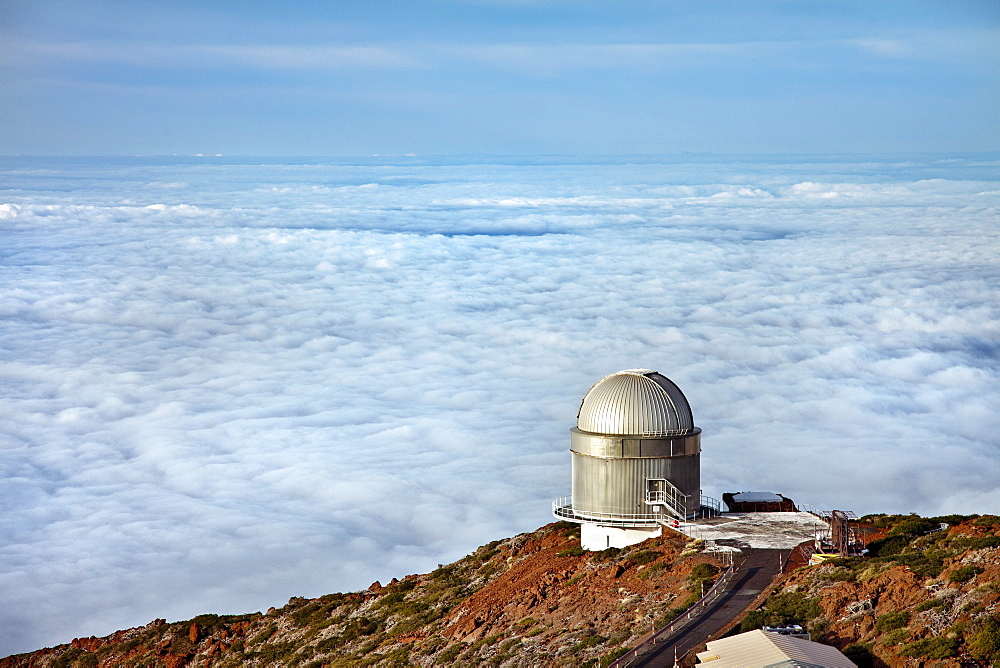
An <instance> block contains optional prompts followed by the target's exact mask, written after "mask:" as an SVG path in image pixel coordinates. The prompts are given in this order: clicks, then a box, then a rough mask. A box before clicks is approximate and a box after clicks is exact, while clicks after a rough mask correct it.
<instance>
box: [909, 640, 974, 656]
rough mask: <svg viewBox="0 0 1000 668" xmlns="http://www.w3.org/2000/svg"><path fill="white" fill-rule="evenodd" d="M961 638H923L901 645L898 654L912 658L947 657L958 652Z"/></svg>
mask: <svg viewBox="0 0 1000 668" xmlns="http://www.w3.org/2000/svg"><path fill="white" fill-rule="evenodd" d="M960 645H961V640H959V639H958V638H942V637H940V636H938V637H935V638H924V639H923V640H917V641H915V642H911V643H907V644H905V645H903V648H902V649H901V650H900V651H899V655H900V656H906V657H910V658H912V659H920V658H927V659H948V658H950V657H953V656H955V655H956V654H958V648H959V646H960Z"/></svg>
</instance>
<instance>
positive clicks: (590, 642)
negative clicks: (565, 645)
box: [570, 633, 607, 654]
mask: <svg viewBox="0 0 1000 668" xmlns="http://www.w3.org/2000/svg"><path fill="white" fill-rule="evenodd" d="M606 640H607V638H605V637H604V636H601V635H597V634H596V633H595V634H594V635H592V636H587V637H586V638H584V639H583V640H581V641H580V642H578V643H577V644H576V645H574V646H573V649H571V650H570V652H571V653H573V654H576V653H577V652H579V651H581V650H584V649H587V648H588V647H597V646H598V645H600V644H603V643H604V642H605V641H606Z"/></svg>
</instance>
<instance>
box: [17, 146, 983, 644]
mask: <svg viewBox="0 0 1000 668" xmlns="http://www.w3.org/2000/svg"><path fill="white" fill-rule="evenodd" d="M998 165H1000V162H998V159H997V156H995V155H986V156H984V155H980V156H958V157H954V158H950V159H943V158H940V157H933V156H931V157H928V156H902V157H901V156H895V157H881V158H879V157H865V158H861V157H854V158H851V157H836V156H811V157H802V156H799V157H794V158H793V157H786V158H782V157H772V158H757V159H751V158H736V157H731V158H726V157H711V156H694V155H679V156H669V157H665V158H659V159H656V158H636V159H615V160H603V161H602V160H594V161H588V160H580V159H574V160H560V159H557V158H539V159H531V160H527V159H522V160H499V159H486V158H478V159H477V158H469V159H440V160H435V159H422V158H371V159H365V160H316V159H313V160H300V161H295V160H286V161H276V160H256V161H255V160H225V159H222V158H197V159H180V158H176V159H159V160H154V159H114V160H112V159H70V158H63V159H55V158H53V159H26V158H4V159H2V160H0V168H2V169H0V427H2V428H0V476H2V480H0V655H5V654H9V653H12V652H20V651H27V650H30V649H34V648H37V647H41V646H45V645H53V644H56V643H61V642H67V641H69V640H70V639H71V638H73V637H77V636H87V635H91V634H98V635H101V634H107V633H109V632H111V631H114V630H115V629H118V628H124V627H130V626H136V625H140V624H144V623H146V622H148V621H149V620H151V619H153V618H155V617H166V618H168V619H171V620H174V619H185V618H189V617H191V616H194V615H196V614H199V613H205V612H215V613H236V612H247V611H253V610H263V609H267V608H268V607H269V606H272V605H274V606H280V605H282V604H283V603H284V602H285V601H286V600H287V599H288V598H289V597H290V596H294V595H305V596H317V595H320V594H324V593H329V592H333V591H353V590H358V589H363V588H365V587H366V586H367V585H368V584H369V583H370V582H372V581H373V580H375V579H380V580H382V581H383V582H385V581H387V580H388V579H389V578H391V577H393V576H397V577H400V576H402V575H405V574H407V573H413V572H424V571H427V570H428V569H432V568H433V567H435V566H436V565H437V564H438V563H444V562H448V561H451V560H453V559H455V558H457V557H459V556H461V555H463V554H465V553H467V552H468V551H469V550H470V549H472V548H474V547H476V546H478V545H480V544H482V543H485V542H487V541H490V540H493V539H496V538H501V537H506V536H509V535H513V534H515V533H518V532H521V531H527V530H531V529H534V528H536V527H538V526H540V525H542V524H544V523H546V522H548V521H550V515H549V508H550V505H549V501H550V499H551V498H553V497H556V496H561V495H563V494H567V493H568V491H569V455H568V452H567V448H568V434H567V430H568V429H569V428H570V427H571V426H573V423H574V418H575V416H576V410H577V407H578V404H579V401H580V399H581V398H582V396H583V394H584V393H585V392H586V390H587V389H588V388H589V387H590V385H591V384H592V383H593V382H595V381H596V380H597V379H599V378H600V377H601V376H603V375H604V374H606V373H609V372H612V371H616V370H619V369H624V368H632V367H648V368H653V369H657V370H659V371H661V372H662V373H664V374H666V375H667V376H669V377H670V378H672V379H673V380H674V381H675V382H677V383H678V384H679V385H680V387H681V388H682V389H683V390H684V392H685V393H686V395H687V396H688V399H689V400H690V403H691V405H692V407H693V410H694V414H695V421H696V424H698V425H699V426H700V427H702V428H703V430H704V436H703V448H704V452H703V456H702V471H703V487H704V490H705V493H706V494H710V495H712V496H715V497H717V498H721V495H722V492H725V491H744V490H773V491H777V492H781V493H783V494H785V495H787V496H790V497H792V498H793V499H795V500H796V501H799V502H803V503H810V504H813V505H815V506H817V507H822V508H842V509H850V510H854V511H856V512H858V513H859V514H861V513H870V512H909V511H914V512H919V513H922V514H941V513H954V512H959V513H973V512H993V513H996V512H998V511H1000V437H998V434H1000V420H998V415H1000V400H998V391H997V390H998V388H1000V362H998V358H1000V354H998V352H1000V318H998V311H1000V288H998V276H1000V252H998V250H1000V243H998V242H1000V234H998V226H997V223H998V215H997V214H998V208H1000V169H998Z"/></svg>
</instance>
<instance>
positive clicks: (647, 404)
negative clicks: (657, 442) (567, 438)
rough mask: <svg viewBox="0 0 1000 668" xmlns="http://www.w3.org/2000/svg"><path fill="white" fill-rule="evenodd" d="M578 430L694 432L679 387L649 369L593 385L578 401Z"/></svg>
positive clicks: (651, 433) (646, 433) (631, 433)
mask: <svg viewBox="0 0 1000 668" xmlns="http://www.w3.org/2000/svg"><path fill="white" fill-rule="evenodd" d="M576 426H577V428H578V429H580V430H581V431H586V432H590V433H596V434H612V435H621V436H680V435H683V434H687V433H690V432H691V431H692V430H694V417H693V416H692V415H691V406H690V405H688V402H687V399H686V398H684V394H683V393H682V392H681V390H680V388H679V387H677V386H676V385H674V383H673V382H672V381H671V380H670V379H669V378H667V377H666V376H664V375H661V374H659V373H657V372H656V371H653V370H651V369H626V370H625V371H618V372H617V373H612V374H608V375H607V376H605V377H604V378H601V379H600V380H599V381H597V382H596V383H594V385H593V387H591V388H590V390H588V391H587V394H586V395H584V397H583V401H581V402H580V411H579V412H578V413H577V416H576Z"/></svg>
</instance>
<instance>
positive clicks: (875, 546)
mask: <svg viewBox="0 0 1000 668" xmlns="http://www.w3.org/2000/svg"><path fill="white" fill-rule="evenodd" d="M909 544H910V538H909V537H908V536H887V537H885V538H877V539H875V540H873V541H872V542H870V543H868V554H869V556H872V557H891V556H893V555H895V554H899V553H900V552H902V551H903V549H904V548H906V546H907V545H909Z"/></svg>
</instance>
